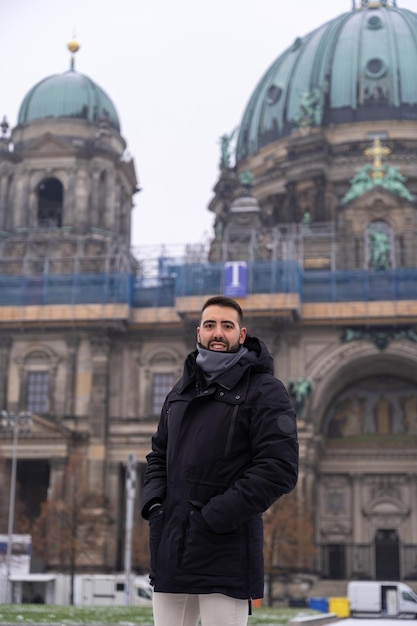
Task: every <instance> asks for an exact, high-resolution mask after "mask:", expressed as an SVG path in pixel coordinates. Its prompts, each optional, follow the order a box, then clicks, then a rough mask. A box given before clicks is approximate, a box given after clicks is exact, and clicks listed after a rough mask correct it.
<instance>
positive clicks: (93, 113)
mask: <svg viewBox="0 0 417 626" xmlns="http://www.w3.org/2000/svg"><path fill="white" fill-rule="evenodd" d="M51 117H52V118H61V117H70V118H77V119H85V120H88V121H90V122H97V123H98V122H99V121H100V120H101V119H107V120H108V122H109V124H110V126H111V127H112V128H114V129H116V130H117V131H118V132H120V123H119V118H118V115H117V112H116V109H115V107H114V105H113V103H112V101H111V100H110V98H109V97H108V95H107V94H106V93H105V92H104V91H103V89H101V87H99V86H98V85H97V84H96V83H95V82H93V81H92V80H91V79H90V78H88V77H87V76H84V75H83V74H80V73H79V72H76V71H75V70H74V69H70V70H68V71H67V72H64V73H62V74H55V75H53V76H48V77H47V78H44V79H43V80H41V81H40V82H39V83H37V84H36V85H35V86H34V87H32V89H31V90H30V91H29V92H28V93H27V95H26V96H25V98H24V100H23V102H22V104H21V106H20V110H19V116H18V123H19V124H25V123H27V122H32V121H33V120H38V119H45V118H51Z"/></svg>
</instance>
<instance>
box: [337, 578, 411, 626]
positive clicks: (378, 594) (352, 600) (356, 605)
mask: <svg viewBox="0 0 417 626" xmlns="http://www.w3.org/2000/svg"><path fill="white" fill-rule="evenodd" d="M347 594H348V600H349V607H350V615H351V617H366V616H367V615H369V616H383V617H413V618H414V617H415V618H417V595H416V594H415V593H414V591H413V590H412V589H411V588H410V587H409V586H408V585H406V584H404V583H401V582H385V581H370V580H366V581H365V580H360V581H359V580H358V581H353V582H349V583H348V589H347Z"/></svg>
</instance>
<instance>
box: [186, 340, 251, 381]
mask: <svg viewBox="0 0 417 626" xmlns="http://www.w3.org/2000/svg"><path fill="white" fill-rule="evenodd" d="M197 350H198V354H197V358H196V363H197V365H198V367H199V368H200V369H201V370H203V373H204V378H205V379H206V381H207V383H211V382H213V380H215V379H216V378H217V376H218V375H219V374H221V373H222V372H224V371H225V370H227V369H229V368H231V367H232V366H233V365H234V364H235V363H237V362H238V361H240V359H241V358H242V357H243V356H245V354H247V352H248V349H247V348H245V347H244V346H240V348H239V350H238V351H237V352H216V351H215V350H207V348H203V347H202V346H200V345H199V344H197Z"/></svg>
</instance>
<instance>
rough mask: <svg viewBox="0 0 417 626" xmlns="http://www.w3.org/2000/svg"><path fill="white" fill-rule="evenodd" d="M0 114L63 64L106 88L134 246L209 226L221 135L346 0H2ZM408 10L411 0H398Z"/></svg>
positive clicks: (14, 108)
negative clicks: (291, 52)
mask: <svg viewBox="0 0 417 626" xmlns="http://www.w3.org/2000/svg"><path fill="white" fill-rule="evenodd" d="M1 5H2V6H1V37H0V58H1V60H2V63H1V92H0V93H1V96H0V118H2V117H3V115H6V117H7V119H8V121H9V123H10V124H11V125H12V126H14V125H15V124H16V122H17V115H18V111H19V107H20V104H21V102H22V100H23V98H24V96H25V95H26V93H27V92H28V91H29V89H30V88H31V87H33V85H35V84H36V83H37V82H38V81H40V80H42V79H43V78H45V77H46V76H50V75H51V74H59V73H61V72H64V71H66V70H67V69H68V68H69V63H70V54H69V52H68V50H67V47H66V44H67V43H68V41H69V40H70V39H71V38H72V36H73V34H75V36H76V39H77V40H78V41H79V43H80V45H81V48H80V50H79V52H78V53H77V55H76V69H77V70H78V71H79V72H81V73H82V74H86V75H87V76H89V77H90V78H92V79H93V80H94V81H95V82H96V83H98V85H100V87H102V88H103V89H104V91H106V92H107V94H108V95H109V96H110V98H111V99H112V101H113V103H114V105H115V107H116V110H117V111H118V114H119V118H120V123H121V131H122V135H123V136H124V138H125V140H126V141H127V145H128V149H129V151H130V153H131V154H132V156H133V157H134V160H135V165H136V172H137V176H138V179H139V185H140V187H141V188H142V191H141V192H140V193H138V194H136V196H135V197H134V203H135V207H134V209H133V229H132V245H133V246H143V245H146V246H147V245H154V244H156V245H158V246H159V245H161V244H185V243H197V242H201V241H205V240H207V239H208V238H211V237H212V227H213V214H212V213H210V212H209V211H208V208H207V206H208V203H209V201H210V200H211V198H212V197H213V186H214V184H215V183H216V180H217V178H218V173H219V169H218V163H219V158H220V146H219V138H220V136H221V135H223V134H225V133H227V134H229V133H230V132H231V131H232V130H233V129H234V128H235V127H236V126H238V125H239V123H240V120H241V117H242V114H243V112H244V109H245V107H246V104H247V102H248V100H249V97H250V95H251V94H252V92H253V90H254V88H255V86H256V84H257V82H258V81H259V79H260V78H261V76H262V75H263V73H264V72H265V71H266V70H267V68H268V67H269V66H270V65H271V63H272V62H273V61H274V60H275V59H276V58H277V57H278V56H279V55H280V54H281V53H282V52H283V51H284V50H285V49H286V48H287V47H288V46H290V45H291V44H292V43H293V41H294V39H295V38H296V37H299V36H303V35H306V34H307V33H309V32H311V31H312V30H314V29H315V28H317V27H318V26H320V25H321V24H323V23H325V22H327V21H329V20H331V19H333V18H334V17H337V16H338V15H340V14H341V13H345V12H347V11H350V10H351V8H352V0H117V1H114V0H100V1H99V0H3V1H2V2H1ZM397 6H399V7H400V8H407V9H411V10H413V11H417V0H397Z"/></svg>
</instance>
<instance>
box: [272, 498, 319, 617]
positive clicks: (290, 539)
mask: <svg viewBox="0 0 417 626" xmlns="http://www.w3.org/2000/svg"><path fill="white" fill-rule="evenodd" d="M315 553H316V548H315V546H314V539H313V521H312V514H311V510H310V507H308V506H307V505H306V504H305V503H302V501H301V500H300V498H299V497H298V495H297V490H296V489H295V490H294V491H292V492H291V493H290V494H288V495H285V496H283V497H282V498H280V499H279V500H278V501H277V502H276V503H275V504H273V505H272V507H271V508H270V509H268V511H266V512H265V514H264V559H265V573H266V575H267V577H268V581H269V585H268V596H269V597H268V604H269V605H271V604H272V601H273V583H274V580H275V579H277V578H280V579H281V580H282V579H285V580H287V581H289V580H291V577H292V576H293V575H294V574H299V573H300V572H311V571H313V569H314V556H315Z"/></svg>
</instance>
